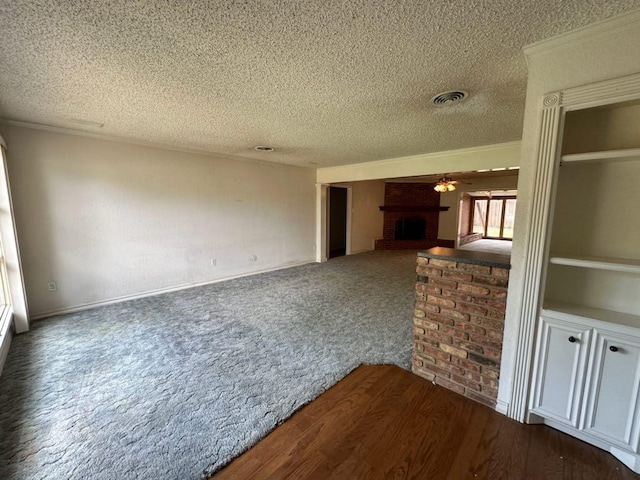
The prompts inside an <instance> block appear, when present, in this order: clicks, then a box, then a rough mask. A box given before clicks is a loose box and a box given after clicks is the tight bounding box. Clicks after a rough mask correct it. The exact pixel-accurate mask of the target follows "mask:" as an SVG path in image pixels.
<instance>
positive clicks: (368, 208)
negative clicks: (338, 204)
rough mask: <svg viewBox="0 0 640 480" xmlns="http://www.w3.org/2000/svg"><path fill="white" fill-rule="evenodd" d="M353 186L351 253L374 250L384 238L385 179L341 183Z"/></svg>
mask: <svg viewBox="0 0 640 480" xmlns="http://www.w3.org/2000/svg"><path fill="white" fill-rule="evenodd" d="M339 185H344V186H347V187H351V199H352V203H351V254H354V253H362V252H368V251H370V250H373V249H374V247H375V245H374V241H375V240H377V239H379V238H382V229H383V221H384V217H383V215H384V214H383V212H382V211H380V206H381V205H384V180H371V181H365V182H346V183H340V184H339Z"/></svg>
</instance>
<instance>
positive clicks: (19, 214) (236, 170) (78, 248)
mask: <svg viewBox="0 0 640 480" xmlns="http://www.w3.org/2000/svg"><path fill="white" fill-rule="evenodd" d="M0 133H2V135H3V137H4V139H5V140H6V143H7V146H8V149H7V153H8V162H9V175H10V179H11V183H12V189H13V201H14V206H15V215H16V225H17V230H18V238H19V240H20V247H21V254H22V261H23V269H24V277H25V284H26V289H27V298H28V301H29V307H30V312H31V315H32V316H40V315H43V314H45V313H49V312H55V311H60V310H65V309H70V308H73V307H78V306H84V305H89V304H94V303H99V302H106V301H110V300H114V299H118V298H121V297H126V296H131V295H137V294H143V293H146V292H155V291H159V290H163V289H172V288H174V287H179V286H187V285H194V284H199V283H206V282H210V281H214V280H217V279H223V278H228V277H232V276H237V275H243V274H248V273H251V272H257V271H261V270H267V269H273V268H279V267H284V266H288V265H294V264H300V263H305V262H311V261H313V260H314V255H315V253H314V242H315V238H314V236H315V232H314V222H315V171H314V170H313V169H303V168H297V167H287V166H279V165H271V164H264V163H257V162H249V161H241V160H237V159H230V158H229V159H225V158H218V157H213V156H206V155H199V154H193V153H183V152H176V151H171V150H163V149H159V148H152V147H145V146H139V145H131V144H125V143H118V142H113V141H107V140H100V139H94V138H87V137H83V136H77V135H68V134H63V133H54V132H48V131H40V130H34V129H28V128H22V127H15V126H8V125H2V126H0ZM252 255H256V256H257V261H256V262H250V260H249V259H250V257H251V256H252ZM211 259H216V262H217V265H215V266H212V265H211ZM51 281H55V282H56V283H57V288H58V290H57V291H56V292H50V291H48V290H47V283H48V282H51Z"/></svg>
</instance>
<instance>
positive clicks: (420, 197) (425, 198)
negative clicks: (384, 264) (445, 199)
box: [376, 182, 453, 250]
mask: <svg viewBox="0 0 640 480" xmlns="http://www.w3.org/2000/svg"><path fill="white" fill-rule="evenodd" d="M448 208H449V207H440V194H439V193H438V192H436V191H435V190H434V189H433V184H425V183H392V182H389V183H386V184H385V191H384V205H382V206H380V210H382V211H383V212H384V226H383V238H382V239H380V240H376V250H393V249H405V248H406V249H416V250H423V249H428V248H431V247H435V246H443V247H449V246H453V245H449V243H453V242H449V241H438V221H439V218H440V212H441V211H446V210H448Z"/></svg>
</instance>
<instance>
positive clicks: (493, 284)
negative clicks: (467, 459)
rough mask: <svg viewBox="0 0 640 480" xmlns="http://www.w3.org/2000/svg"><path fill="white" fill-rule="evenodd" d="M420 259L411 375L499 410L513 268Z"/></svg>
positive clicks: (417, 270) (451, 260)
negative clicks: (497, 405) (510, 277)
mask: <svg viewBox="0 0 640 480" xmlns="http://www.w3.org/2000/svg"><path fill="white" fill-rule="evenodd" d="M467 254H468V252H467ZM422 255H424V254H419V256H418V259H417V267H416V272H417V274H418V278H417V282H416V302H415V310H414V318H413V339H414V341H413V354H412V371H413V372H414V373H415V374H417V375H419V376H421V377H423V378H426V379H427V380H429V381H432V382H434V383H436V384H438V385H441V386H443V387H445V388H448V389H450V390H453V391H455V392H457V393H459V394H461V395H464V396H466V397H469V398H471V399H472V400H475V401H477V402H480V403H483V404H485V405H487V406H490V407H492V408H495V405H496V398H497V395H498V381H499V378H500V360H501V355H502V335H503V330H504V315H505V308H506V300H507V287H508V284H509V265H508V264H507V265H504V264H502V266H491V265H486V264H485V265H479V264H474V263H467V261H459V259H458V261H456V260H453V259H449V260H447V259H442V258H427V257H425V256H422ZM505 267H506V268H505Z"/></svg>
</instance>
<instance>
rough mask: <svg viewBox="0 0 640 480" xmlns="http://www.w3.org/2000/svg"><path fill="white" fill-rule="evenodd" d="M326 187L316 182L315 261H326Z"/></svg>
mask: <svg viewBox="0 0 640 480" xmlns="http://www.w3.org/2000/svg"><path fill="white" fill-rule="evenodd" d="M327 188H328V185H323V184H321V183H316V244H315V247H314V248H315V250H316V262H318V263H321V262H326V261H327V207H328V205H327Z"/></svg>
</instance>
